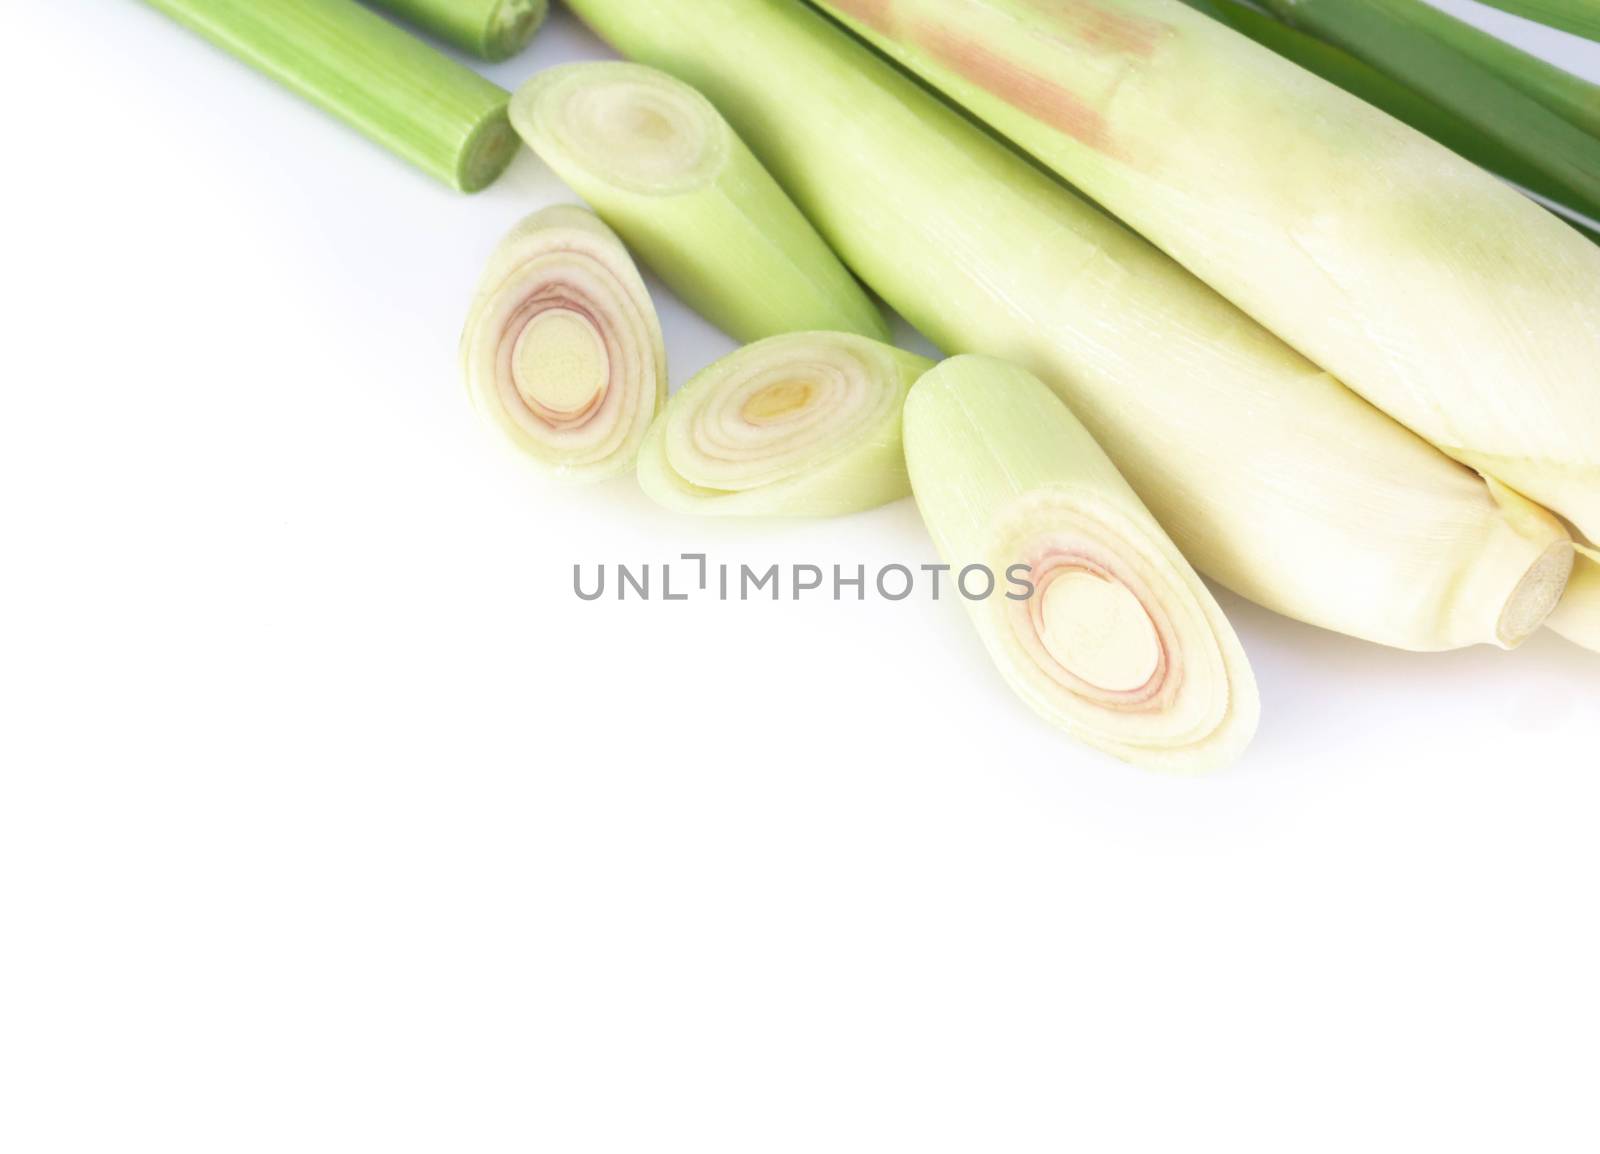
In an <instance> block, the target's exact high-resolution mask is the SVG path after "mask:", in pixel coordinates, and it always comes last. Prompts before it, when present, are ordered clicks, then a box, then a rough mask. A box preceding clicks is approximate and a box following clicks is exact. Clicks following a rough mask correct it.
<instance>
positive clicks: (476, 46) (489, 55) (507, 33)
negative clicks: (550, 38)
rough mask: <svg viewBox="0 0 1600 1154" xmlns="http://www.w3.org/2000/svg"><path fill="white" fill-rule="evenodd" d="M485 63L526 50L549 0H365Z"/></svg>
mask: <svg viewBox="0 0 1600 1154" xmlns="http://www.w3.org/2000/svg"><path fill="white" fill-rule="evenodd" d="M367 2H368V3H370V4H372V5H374V6H375V7H378V8H382V9H384V10H385V11H388V12H392V13H394V14H395V15H396V16H398V17H400V19H402V20H404V21H406V22H407V23H409V24H413V25H415V26H416V27H418V28H421V29H423V30H425V31H427V32H431V33H433V34H434V35H435V36H437V37H439V39H441V40H445V41H448V42H449V43H451V44H454V45H455V46H456V47H457V48H462V49H465V50H466V51H468V52H470V53H472V54H473V55H474V56H478V57H481V58H482V59H484V60H490V61H498V60H509V59H510V58H511V57H513V56H515V55H516V54H517V53H519V52H521V51H522V50H523V49H524V48H526V47H527V46H528V44H529V42H530V41H532V39H533V35H534V33H535V32H537V31H539V26H540V25H541V24H543V23H544V18H545V17H546V16H547V15H549V13H550V0H367Z"/></svg>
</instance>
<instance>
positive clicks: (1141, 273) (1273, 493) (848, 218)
mask: <svg viewBox="0 0 1600 1154" xmlns="http://www.w3.org/2000/svg"><path fill="white" fill-rule="evenodd" d="M570 7H572V9H573V10H574V11H576V12H577V14H578V15H579V16H580V17H582V18H583V19H584V20H585V21H587V22H588V23H589V24H590V25H591V26H592V27H594V28H595V29H596V30H597V31H599V32H600V33H601V34H602V35H603V36H605V37H606V38H607V39H609V40H611V41H612V42H613V43H614V44H616V45H617V47H618V48H620V49H621V50H622V51H623V52H624V53H626V54H628V55H630V56H634V57H637V58H642V59H644V60H646V61H648V62H649V63H651V64H654V65H656V66H658V67H661V68H664V69H666V70H667V71H670V72H672V73H674V74H675V75H677V76H678V77H679V78H680V79H683V80H686V81H688V82H690V83H693V84H695V85H696V86H697V87H698V88H699V89H700V90H701V91H702V92H704V93H706V95H707V96H709V97H710V98H711V99H712V100H713V101H715V102H716V104H717V106H718V107H719V108H720V109H721V110H722V112H723V113H724V115H726V116H728V118H729V119H730V120H731V121H732V122H733V123H734V125H735V126H736V127H737V128H738V130H739V132H740V133H741V135H742V136H743V137H744V138H745V139H746V140H748V141H750V142H751V144H752V146H753V147H754V148H756V149H757V150H758V151H759V153H760V155H761V158H762V160H763V161H764V162H765V163H766V164H767V165H768V166H769V167H770V168H771V170H772V171H773V172H774V173H775V174H776V175H777V176H778V177H779V178H780V179H781V180H782V181H783V182H784V185H785V187H787V188H788V189H789V191H790V193H791V194H792V195H793V196H794V197H795V199H796V201H797V202H798V203H799V204H800V206H801V207H802V208H803V209H804V210H805V211H806V213H807V214H808V215H809V216H810V218H811V219H812V220H813V221H815V222H816V223H817V226H818V227H819V229H820V230H821V231H822V233H823V235H824V236H825V237H826V238H827V239H828V240H829V242H830V243H832V244H833V246H834V248H835V249H836V251H838V252H839V253H840V255H841V256H843V257H844V258H845V260H846V262H847V263H848V264H849V265H850V266H851V267H852V268H853V269H854V270H855V271H856V272H857V274H859V275H860V276H861V277H862V278H863V279H864V280H865V281H866V282H867V283H868V284H869V285H871V286H872V287H873V288H874V289H876V290H877V291H878V292H879V293H880V294H882V295H883V296H884V298H885V299H887V300H888V301H889V303H890V304H892V305H893V306H895V307H896V308H897V309H899V311H900V312H901V313H903V314H904V315H905V316H906V317H907V318H908V319H910V320H911V322H912V323H913V324H915V325H916V326H917V327H918V328H919V329H921V331H922V332H924V333H925V334H927V335H928V337H930V338H931V339H932V340H933V342H934V343H935V344H936V345H938V346H940V347H941V348H943V349H944V350H946V351H947V352H952V353H961V352H978V353H987V354H990V355H993V356H998V357H1001V358H1003V359H1005V360H1007V361H1010V362H1012V363H1014V364H1017V365H1020V366H1022V367H1023V368H1026V369H1028V370H1030V371H1031V372H1033V373H1034V374H1035V375H1037V376H1039V377H1040V378H1041V379H1042V380H1044V381H1045V383H1046V384H1048V385H1049V386H1050V387H1051V388H1052V389H1054V390H1055V391H1056V392H1057V393H1058V394H1059V395H1060V396H1061V397H1063V398H1064V399H1065V400H1066V401H1067V402H1068V404H1069V406H1070V407H1071V408H1072V410H1073V412H1074V413H1075V414H1076V415H1077V416H1078V418H1079V419H1081V420H1082V421H1083V423H1084V424H1085V425H1086V426H1087V427H1088V428H1089V430H1090V431H1091V432H1092V433H1093V434H1094V436H1095V438H1096V439H1097V440H1098V441H1099V442H1100V444H1101V445H1102V446H1104V448H1105V449H1106V451H1107V452H1108V453H1110V455H1111V457H1112V459H1113V460H1114V461H1115V462H1116V463H1117V466H1118V468H1119V469H1120V470H1121V471H1122V473H1123V475H1124V476H1125V477H1127V478H1128V480H1129V481H1130V482H1131V483H1132V485H1133V487H1134V489H1135V490H1137V491H1138V493H1139V495H1140V496H1141V497H1142V498H1143V500H1144V502H1145V504H1146V505H1147V506H1149V508H1150V509H1151V510H1152V511H1153V512H1154V513H1155V515H1156V517H1157V518H1158V519H1159V520H1160V522H1161V524H1162V525H1163V526H1165V527H1166V529H1167V531H1168V532H1169V533H1170V534H1171V535H1172V537H1173V539H1174V540H1175V541H1176V542H1177V543H1178V545H1179V547H1180V548H1181V549H1182V550H1183V552H1184V555H1185V556H1187V557H1188V558H1189V559H1190V560H1191V561H1193V562H1194V564H1195V565H1196V566H1197V567H1198V568H1199V569H1200V570H1201V571H1202V572H1204V573H1207V574H1208V575H1209V576H1211V577H1213V578H1214V579H1216V580H1218V581H1220V582H1221V583H1222V584H1224V585H1227V586H1228V587H1229V588H1231V589H1233V590H1234V591H1236V592H1238V593H1240V594H1242V595H1243V596H1245V597H1248V598H1250V599H1251V600H1254V601H1257V602H1260V603H1261V604H1263V605H1266V606H1268V607H1269V608H1273V609H1276V610H1278V611H1279V612H1282V613H1285V614H1288V615H1289V616H1291V617H1297V618H1299V619H1301V620H1303V621H1309V622H1312V623H1314V624H1317V625H1321V626H1324V627H1326V628H1329V629H1336V630H1339V631H1340V632H1343V633H1349V634H1352V635H1354V636H1357V637H1364V638H1367V639H1369V640H1372V641H1378V642H1382V643H1384V644H1387V645H1393V646H1397V647H1400V648H1404V649H1417V650H1432V649H1450V648H1455V647H1459V646H1466V645H1473V644H1476V643H1479V642H1490V643H1494V644H1499V645H1504V646H1513V645H1516V644H1518V643H1519V642H1520V641H1522V640H1523V639H1524V638H1525V637H1526V636H1527V635H1528V633H1529V632H1531V631H1532V630H1533V629H1535V628H1536V627H1537V626H1538V625H1539V624H1540V622H1541V621H1542V620H1543V619H1544V617H1545V616H1546V615H1548V613H1549V611H1550V610H1551V609H1552V608H1553V607H1554V605H1555V603H1556V601H1557V600H1558V598H1559V596H1560V593H1561V590H1562V588H1563V586H1564V585H1565V582H1566V579H1567V575H1568V573H1569V571H1570V568H1571V565H1572V547H1571V544H1570V542H1569V541H1568V539H1567V535H1566V533H1565V531H1564V530H1563V528H1562V527H1561V526H1560V525H1559V523H1557V522H1556V521H1555V520H1554V518H1552V517H1551V516H1550V515H1549V514H1547V513H1545V512H1543V511H1542V510H1540V509H1538V508H1536V507H1534V506H1533V505H1531V504H1530V503H1529V502H1527V501H1525V500H1523V499H1521V498H1519V497H1518V496H1516V494H1514V493H1511V492H1509V491H1506V490H1503V489H1500V490H1496V491H1493V492H1491V490H1490V489H1489V488H1488V487H1487V486H1486V485H1485V484H1484V482H1483V481H1482V480H1481V479H1480V478H1479V477H1477V476H1476V475H1474V474H1473V473H1472V472H1471V471H1470V470H1468V469H1465V468H1463V467H1461V466H1460V465H1457V464H1455V463H1454V462H1452V461H1449V460H1448V459H1446V458H1445V457H1443V456H1442V455H1440V453H1439V452H1438V451H1437V450H1435V449H1433V448H1432V447H1430V446H1429V445H1427V444H1426V443H1424V442H1423V441H1422V440H1421V439H1420V438H1418V437H1417V436H1416V435H1415V434H1413V433H1410V432H1408V431H1406V430H1405V429H1403V428H1401V427H1400V426H1399V425H1398V424H1396V423H1395V422H1394V421H1392V420H1391V419H1389V418H1388V417H1385V416H1384V415H1383V414H1381V413H1379V412H1378V411H1377V410H1376V409H1374V408H1373V407H1372V406H1371V405H1369V404H1368V403H1367V402H1365V401H1363V400H1362V399H1361V398H1359V397H1357V396H1356V395H1355V394H1354V393H1352V392H1350V391H1349V390H1348V389H1346V388H1344V387H1343V386H1342V385H1340V384H1339V382H1338V381H1336V380H1334V379H1333V378H1331V377H1330V376H1328V375H1327V374H1326V373H1325V372H1323V371H1322V370H1320V369H1319V368H1318V367H1317V366H1316V365H1314V364H1312V363H1311V362H1309V361H1307V360H1306V359H1305V358H1304V357H1302V356H1300V355H1298V354H1297V353H1295V352H1294V351H1293V350H1291V349H1289V348H1288V347H1287V346H1286V345H1284V344H1283V343H1282V342H1281V341H1279V340H1278V339H1277V338H1275V337H1274V336H1273V335H1272V334H1271V333H1269V332H1267V331H1266V330H1265V329H1263V328H1262V327H1261V326H1259V325H1258V324H1256V323H1254V322H1253V321H1251V320H1250V319H1249V318H1248V317H1246V316H1245V315H1244V314H1242V313H1241V312H1239V310H1238V309H1236V308H1234V307H1233V306H1232V305H1230V304H1228V302H1227V301H1225V300H1223V299H1222V298H1221V297H1220V296H1218V295H1217V294H1216V293H1215V292H1213V291H1212V290H1210V289H1208V288H1207V287H1206V286H1205V285H1203V284H1202V283H1200V282H1199V281H1198V280H1196V279H1195V278H1194V277H1193V276H1191V275H1189V274H1188V273H1186V272H1185V271H1184V270H1183V269H1181V268H1180V267H1179V266H1178V265H1176V264H1174V263H1173V262H1172V261H1171V260H1169V259H1168V258H1166V257H1165V256H1163V255H1162V254H1161V253H1160V252H1158V251H1157V250H1156V249H1154V248H1153V247H1151V246H1150V245H1149V244H1148V243H1146V242H1145V241H1143V240H1141V239H1140V238H1139V237H1137V236H1135V235H1134V234H1132V233H1131V232H1129V231H1128V230H1127V229H1125V228H1124V227H1122V226H1121V225H1119V224H1118V223H1116V222H1115V221H1114V220H1111V219H1109V218H1108V217H1107V216H1106V215H1105V214H1104V213H1102V212H1100V211H1099V210H1097V209H1096V208H1094V207H1092V206H1090V205H1089V204H1087V203H1085V202H1084V201H1083V200H1081V199H1079V198H1078V197H1076V196H1074V195H1073V194H1072V193H1071V192H1069V191H1068V190H1066V189H1064V188H1062V187H1061V186H1060V185H1059V184H1057V183H1056V182H1055V181H1053V180H1051V179H1050V178H1049V177H1047V176H1046V175H1045V174H1043V173H1042V172H1040V171H1038V170H1037V169H1036V168H1034V167H1033V165H1031V164H1030V163H1028V162H1027V161H1026V160H1024V159H1023V158H1021V157H1020V156H1018V155H1016V154H1015V153H1014V152H1012V151H1011V150H1010V149H1009V148H1007V147H1006V146H1005V145H1003V144H1001V143H999V142H998V141H996V140H994V139H993V138H991V137H990V136H988V135H987V134H986V133H984V132H983V131H982V130H980V129H978V128H976V127H974V126H973V125H972V124H970V123H969V122H968V121H967V120H966V119H965V118H964V117H962V116H961V115H960V114H958V113H957V112H955V111H953V110H951V109H950V108H948V107H947V106H945V105H944V104H942V103H941V102H940V101H939V100H938V99H936V98H935V97H933V96H932V95H930V94H929V93H928V92H927V91H925V90H924V89H923V88H922V87H921V86H920V85H918V84H917V83H916V82H915V81H913V80H911V79H909V78H907V77H906V76H904V75H903V74H901V73H899V72H898V71H896V70H895V69H894V68H893V67H891V66H890V65H888V64H887V63H885V62H884V61H883V60H882V59H881V58H880V57H878V56H877V55H875V54H874V53H873V52H872V51H870V50H869V49H868V48H866V47H865V46H864V45H862V44H860V43H859V42H858V41H856V40H855V39H853V38H852V37H851V36H849V35H848V34H847V33H845V32H844V31H843V30H842V29H840V28H839V27H838V26H837V25H835V24H832V23H831V22H829V21H828V20H827V19H825V18H824V17H823V16H821V15H819V14H818V13H816V12H814V11H812V10H811V9H809V8H807V7H806V6H805V5H804V4H802V3H799V2H798V0H570Z"/></svg>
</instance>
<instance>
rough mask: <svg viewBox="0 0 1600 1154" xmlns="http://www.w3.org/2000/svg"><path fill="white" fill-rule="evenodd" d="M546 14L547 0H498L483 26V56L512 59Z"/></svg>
mask: <svg viewBox="0 0 1600 1154" xmlns="http://www.w3.org/2000/svg"><path fill="white" fill-rule="evenodd" d="M549 14H550V0H501V2H500V3H499V4H496V5H495V7H494V10H493V11H492V12H491V13H490V14H489V24H488V27H487V28H485V29H484V33H483V58H484V59H485V60H488V61H491V62H495V61H500V60H509V59H511V57H513V56H515V55H516V54H517V53H519V52H521V51H522V50H523V49H524V48H526V47H527V46H528V44H529V43H530V42H531V41H532V40H533V36H534V33H536V32H538V31H539V27H540V25H542V24H543V23H544V20H545V17H546V16H548V15H549Z"/></svg>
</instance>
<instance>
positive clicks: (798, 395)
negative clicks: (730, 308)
mask: <svg viewBox="0 0 1600 1154" xmlns="http://www.w3.org/2000/svg"><path fill="white" fill-rule="evenodd" d="M932 367H933V362H931V361H929V360H927V359H926V358H923V357H919V356H916V355H914V354H912V353H908V352H903V351H902V350H900V349H897V348H895V347H893V346H892V345H886V344H883V343H881V342H878V341H874V340H870V339H868V338H866V337H860V336H856V335H854V334H851V333H791V334H788V335H785V336H779V337H770V338H768V339H767V340H764V341H759V342H757V343H756V344H753V345H747V346H746V347H745V348H742V349H740V350H738V351H737V352H735V353H732V354H731V355H729V356H727V357H724V358H723V359H722V360H720V361H718V362H717V363H716V364H714V365H712V366H711V367H710V368H708V369H706V370H705V371H703V372H701V373H700V374H699V375H698V376H696V377H695V378H694V379H693V380H691V381H690V382H689V383H688V384H687V385H685V386H684V387H683V388H682V389H680V390H679V391H678V392H677V393H676V394H675V395H674V396H673V398H672V400H671V401H670V402H668V404H667V407H666V410H665V411H664V412H663V413H662V414H661V415H660V416H659V417H657V418H656V422H655V424H654V425H652V426H651V428H650V432H649V434H648V435H647V436H646V437H645V442H644V446H643V447H642V448H641V449H640V451H639V484H640V485H641V487H643V489H644V491H645V492H646V493H647V494H649V495H650V497H652V498H653V499H654V500H655V501H657V502H659V503H660V504H662V505H664V506H666V507H667V508H669V509H675V510H677V511H679V512H683V513H698V514H704V515H713V516H716V515H720V516H734V515H740V516H760V517H825V516H835V515H838V514H843V513H855V512H859V511H861V510H863V509H872V508H875V507H877V506H879V505H883V504H887V503H888V502H890V501H895V500H898V499H899V498H901V497H904V496H907V495H908V494H909V493H910V492H911V488H910V484H909V482H908V481H907V480H906V464H905V454H904V451H903V450H902V448H901V441H900V416H901V409H902V407H903V406H904V404H905V398H906V392H907V390H908V389H910V388H911V385H912V383H913V382H915V381H916V379H917V378H918V377H919V376H921V375H922V374H923V373H924V372H926V371H927V370H928V369H930V368H932Z"/></svg>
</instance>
